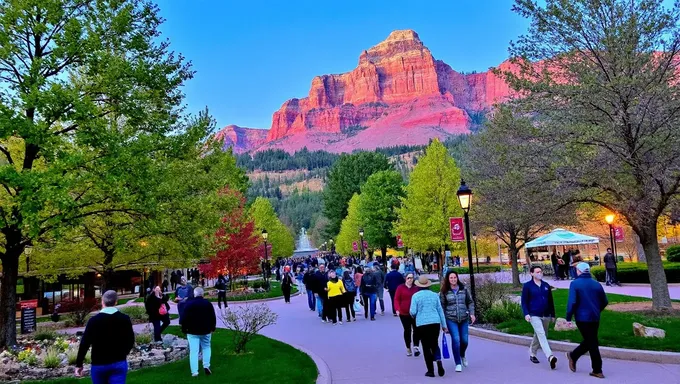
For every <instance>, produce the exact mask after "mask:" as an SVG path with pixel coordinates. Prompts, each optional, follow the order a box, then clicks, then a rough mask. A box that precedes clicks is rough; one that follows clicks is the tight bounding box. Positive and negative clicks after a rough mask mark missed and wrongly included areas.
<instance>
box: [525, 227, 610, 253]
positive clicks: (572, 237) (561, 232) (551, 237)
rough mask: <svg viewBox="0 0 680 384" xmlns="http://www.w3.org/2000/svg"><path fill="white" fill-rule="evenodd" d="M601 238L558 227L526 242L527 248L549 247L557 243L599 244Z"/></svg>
mask: <svg viewBox="0 0 680 384" xmlns="http://www.w3.org/2000/svg"><path fill="white" fill-rule="evenodd" d="M599 242H600V239H599V238H597V237H593V236H586V235H582V234H580V233H576V232H571V231H567V230H566V229H562V228H557V229H555V230H553V231H552V232H550V233H548V234H545V235H543V236H541V237H539V238H537V239H535V240H532V241H530V242H528V243H527V244H526V247H527V248H536V247H549V246H555V245H582V244H597V243H599Z"/></svg>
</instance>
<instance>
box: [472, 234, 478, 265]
mask: <svg viewBox="0 0 680 384" xmlns="http://www.w3.org/2000/svg"><path fill="white" fill-rule="evenodd" d="M472 240H474V241H475V264H477V273H479V255H478V254H477V234H476V233H473V234H472Z"/></svg>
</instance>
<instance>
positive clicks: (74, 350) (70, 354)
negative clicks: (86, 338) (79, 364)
mask: <svg viewBox="0 0 680 384" xmlns="http://www.w3.org/2000/svg"><path fill="white" fill-rule="evenodd" d="M66 358H67V359H68V365H76V360H78V347H76V346H73V347H69V349H67V350H66Z"/></svg>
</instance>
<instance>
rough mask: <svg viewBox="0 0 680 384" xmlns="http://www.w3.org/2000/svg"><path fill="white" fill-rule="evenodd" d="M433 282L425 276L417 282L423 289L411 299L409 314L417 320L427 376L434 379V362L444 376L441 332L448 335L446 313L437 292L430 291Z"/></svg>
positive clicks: (438, 371) (439, 372)
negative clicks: (440, 348)
mask: <svg viewBox="0 0 680 384" xmlns="http://www.w3.org/2000/svg"><path fill="white" fill-rule="evenodd" d="M431 285H432V282H431V281H430V280H429V279H428V278H427V276H425V275H421V276H420V277H419V278H418V281H416V286H418V287H420V288H423V289H421V290H420V291H418V292H417V293H416V294H414V295H413V297H412V298H411V307H410V309H409V313H410V314H411V316H412V317H414V318H415V319H416V327H417V328H416V329H417V332H418V335H419V336H420V341H421V343H422V344H423V357H424V358H425V366H426V367H427V372H425V376H427V377H434V362H435V361H436V362H437V373H438V374H439V376H444V374H445V371H444V365H443V364H442V361H441V351H440V350H439V331H440V329H441V330H443V331H444V333H447V332H448V330H447V328H446V319H445V318H444V311H443V310H442V305H441V303H440V302H439V297H438V295H437V294H436V293H435V292H432V291H431V290H429V287H430V286H431Z"/></svg>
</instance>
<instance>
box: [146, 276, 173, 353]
mask: <svg viewBox="0 0 680 384" xmlns="http://www.w3.org/2000/svg"><path fill="white" fill-rule="evenodd" d="M144 307H145V309H146V313H147V315H149V322H150V323H151V324H152V325H153V340H154V341H155V342H157V343H159V342H161V341H163V339H162V337H161V334H162V333H163V331H164V330H165V328H167V327H168V326H169V325H170V304H168V295H165V294H163V292H162V291H161V287H159V286H156V288H154V290H153V292H151V294H150V295H149V296H147V298H146V302H145V303H144Z"/></svg>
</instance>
